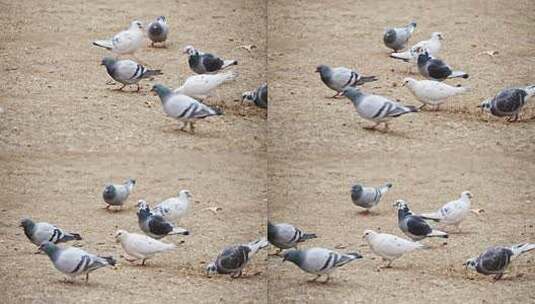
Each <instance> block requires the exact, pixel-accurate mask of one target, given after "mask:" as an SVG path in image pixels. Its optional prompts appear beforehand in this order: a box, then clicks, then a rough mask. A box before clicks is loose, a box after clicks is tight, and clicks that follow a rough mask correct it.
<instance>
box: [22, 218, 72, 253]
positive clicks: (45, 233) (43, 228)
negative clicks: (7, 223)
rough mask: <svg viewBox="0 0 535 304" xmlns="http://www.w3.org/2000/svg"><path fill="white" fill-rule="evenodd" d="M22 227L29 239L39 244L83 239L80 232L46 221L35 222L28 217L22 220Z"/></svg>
mask: <svg viewBox="0 0 535 304" xmlns="http://www.w3.org/2000/svg"><path fill="white" fill-rule="evenodd" d="M20 227H22V228H23V229H24V234H25V235H26V237H27V238H28V240H30V242H32V243H34V244H35V245H37V246H39V245H41V244H42V243H43V242H52V243H54V244H57V243H63V242H68V241H73V240H81V239H82V237H81V236H80V235H79V234H78V233H72V232H65V231H63V229H61V228H58V227H56V226H54V225H52V224H49V223H45V222H41V223H34V222H33V221H32V220H31V219H28V218H25V219H23V220H22V221H20Z"/></svg>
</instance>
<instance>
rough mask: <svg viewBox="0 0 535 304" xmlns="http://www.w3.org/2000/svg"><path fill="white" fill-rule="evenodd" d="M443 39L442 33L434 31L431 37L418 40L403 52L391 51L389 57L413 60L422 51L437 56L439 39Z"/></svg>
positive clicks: (439, 45)
mask: <svg viewBox="0 0 535 304" xmlns="http://www.w3.org/2000/svg"><path fill="white" fill-rule="evenodd" d="M443 39H444V38H443V35H442V33H439V32H434V33H432V34H431V39H429V40H423V41H420V42H418V43H416V44H415V45H413V46H412V47H411V48H410V49H408V50H407V51H405V52H401V53H392V54H390V57H392V58H394V59H400V60H403V61H406V62H414V61H416V60H417V59H418V55H420V54H421V53H423V52H424V51H427V52H428V53H429V55H431V56H438V53H439V52H440V48H441V47H442V43H441V42H440V41H442V40H443Z"/></svg>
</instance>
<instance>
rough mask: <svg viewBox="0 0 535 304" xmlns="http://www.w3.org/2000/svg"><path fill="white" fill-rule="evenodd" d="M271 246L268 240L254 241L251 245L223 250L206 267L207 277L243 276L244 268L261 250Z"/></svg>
mask: <svg viewBox="0 0 535 304" xmlns="http://www.w3.org/2000/svg"><path fill="white" fill-rule="evenodd" d="M268 245H269V243H268V241H267V240H266V239H260V240H256V241H253V242H251V243H249V244H243V245H234V246H230V247H227V248H225V249H223V251H222V252H221V253H220V254H219V255H218V256H217V258H216V259H215V261H214V262H212V263H210V264H208V266H206V275H207V276H208V277H210V276H211V275H212V274H216V273H219V274H229V275H230V277H231V278H233V279H234V278H238V277H240V276H241V275H242V271H243V268H245V266H246V265H247V263H248V262H249V260H251V258H252V257H253V255H255V254H256V253H257V252H258V251H259V250H260V249H262V248H265V247H267V246H268Z"/></svg>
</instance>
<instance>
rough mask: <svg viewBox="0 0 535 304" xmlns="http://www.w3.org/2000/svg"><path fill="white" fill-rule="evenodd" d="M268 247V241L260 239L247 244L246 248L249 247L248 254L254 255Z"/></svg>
mask: <svg viewBox="0 0 535 304" xmlns="http://www.w3.org/2000/svg"><path fill="white" fill-rule="evenodd" d="M268 245H269V242H268V240H267V239H266V238H262V239H259V240H256V241H252V242H250V243H249V244H247V246H249V248H251V253H250V254H255V253H256V252H258V251H259V250H260V249H262V248H265V247H267V246H268Z"/></svg>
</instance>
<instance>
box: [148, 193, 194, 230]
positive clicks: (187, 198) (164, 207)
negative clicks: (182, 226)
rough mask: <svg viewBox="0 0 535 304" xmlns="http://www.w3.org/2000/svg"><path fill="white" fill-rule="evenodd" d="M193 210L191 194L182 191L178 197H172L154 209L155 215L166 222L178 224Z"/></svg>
mask: <svg viewBox="0 0 535 304" xmlns="http://www.w3.org/2000/svg"><path fill="white" fill-rule="evenodd" d="M190 208H191V192H189V190H181V191H180V192H179V193H178V195H177V196H176V197H171V198H168V199H166V200H164V201H163V202H161V203H159V204H158V205H156V206H155V207H154V208H152V210H151V212H152V213H153V214H154V215H159V216H161V217H163V218H164V219H165V220H167V221H170V222H173V223H176V222H177V221H178V220H179V219H180V218H182V217H183V216H184V215H186V214H187V213H188V212H189V210H190Z"/></svg>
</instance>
